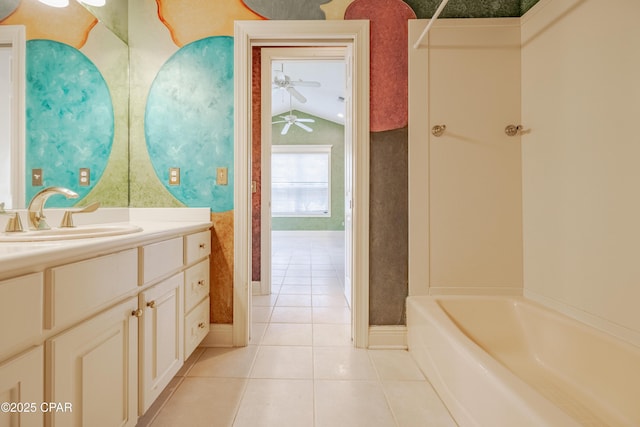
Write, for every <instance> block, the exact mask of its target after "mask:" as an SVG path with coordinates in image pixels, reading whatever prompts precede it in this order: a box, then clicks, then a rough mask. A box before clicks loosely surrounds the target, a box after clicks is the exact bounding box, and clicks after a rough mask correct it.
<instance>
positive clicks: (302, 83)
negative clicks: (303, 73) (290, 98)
mask: <svg viewBox="0 0 640 427" xmlns="http://www.w3.org/2000/svg"><path fill="white" fill-rule="evenodd" d="M289 84H290V85H291V86H304V87H320V82H311V81H304V80H292V81H290V82H289Z"/></svg>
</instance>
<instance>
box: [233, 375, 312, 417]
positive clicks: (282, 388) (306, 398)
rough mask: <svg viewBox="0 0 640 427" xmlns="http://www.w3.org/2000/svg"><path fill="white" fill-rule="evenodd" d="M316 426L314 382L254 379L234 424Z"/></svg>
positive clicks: (247, 389)
mask: <svg viewBox="0 0 640 427" xmlns="http://www.w3.org/2000/svg"><path fill="white" fill-rule="evenodd" d="M258 426H260V427H310V426H313V381H311V380H272V379H252V380H249V383H248V384H247V388H246V391H245V394H244V397H243V398H242V402H241V404H240V409H239V410H238V415H237V416H236V420H235V422H234V423H233V427H258Z"/></svg>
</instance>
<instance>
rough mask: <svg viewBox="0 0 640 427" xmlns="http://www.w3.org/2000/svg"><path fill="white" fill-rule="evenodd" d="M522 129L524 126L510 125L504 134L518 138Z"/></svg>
mask: <svg viewBox="0 0 640 427" xmlns="http://www.w3.org/2000/svg"><path fill="white" fill-rule="evenodd" d="M522 129H523V127H522V125H517V126H516V125H508V126H507V127H506V128H504V133H506V134H507V135H508V136H516V135H520V133H521V132H522Z"/></svg>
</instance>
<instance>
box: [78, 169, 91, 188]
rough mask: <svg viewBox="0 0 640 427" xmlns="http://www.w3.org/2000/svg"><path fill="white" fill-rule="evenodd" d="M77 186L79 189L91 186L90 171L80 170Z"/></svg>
mask: <svg viewBox="0 0 640 427" xmlns="http://www.w3.org/2000/svg"><path fill="white" fill-rule="evenodd" d="M78 184H79V185H80V186H81V187H88V186H89V185H90V184H91V170H90V169H89V168H80V176H79V178H78Z"/></svg>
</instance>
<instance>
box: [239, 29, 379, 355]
mask: <svg viewBox="0 0 640 427" xmlns="http://www.w3.org/2000/svg"><path fill="white" fill-rule="evenodd" d="M254 46H267V47H268V46H306V47H321V46H350V47H351V48H352V52H353V71H352V72H353V76H354V79H353V93H354V95H355V96H354V97H353V103H352V107H351V108H352V116H351V117H352V118H353V126H352V141H353V156H352V159H353V160H352V162H353V164H352V167H353V176H354V186H353V189H354V191H353V217H354V221H353V222H354V228H353V264H354V265H353V278H352V281H353V287H354V296H355V297H354V299H353V303H352V310H351V313H352V314H351V316H352V322H351V323H352V330H353V340H354V345H355V346H356V347H363V348H366V347H367V346H368V341H369V21H364V20H344V21H340V20H332V21H319V20H318V21H274V20H267V21H236V22H235V32H234V48H235V50H234V88H235V91H234V92H235V110H234V124H235V138H234V214H233V215H234V269H233V270H234V273H233V290H234V292H233V345H234V346H245V345H247V344H248V343H249V337H250V326H251V323H250V310H251V292H252V286H251V260H252V256H251V253H252V245H251V229H252V227H251V218H252V216H251V206H252V204H251V194H252V193H251V152H252V148H251V124H252V121H251V117H252V114H251V102H252V100H251V95H252V85H251V78H252V73H251V68H252V48H253V47H254Z"/></svg>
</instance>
